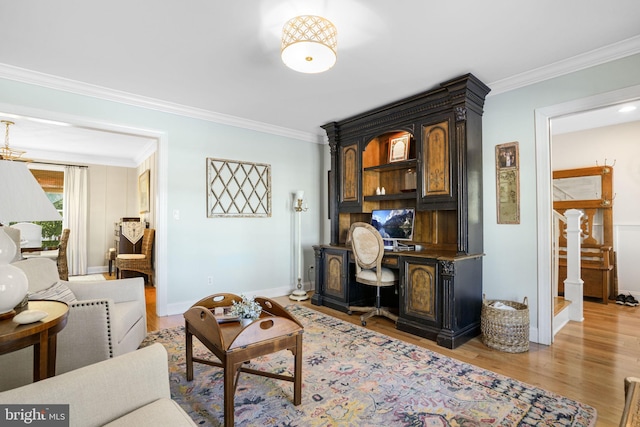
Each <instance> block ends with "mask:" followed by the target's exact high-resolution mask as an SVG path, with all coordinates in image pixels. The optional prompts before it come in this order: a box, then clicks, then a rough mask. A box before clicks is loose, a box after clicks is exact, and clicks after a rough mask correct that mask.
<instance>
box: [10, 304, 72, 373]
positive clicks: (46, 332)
mask: <svg viewBox="0 0 640 427" xmlns="http://www.w3.org/2000/svg"><path fill="white" fill-rule="evenodd" d="M27 308H28V309H30V310H42V311H46V312H47V313H49V315H48V316H47V317H45V318H44V319H42V320H40V321H38V322H34V323H29V324H26V325H20V324H18V323H16V322H14V321H13V319H12V318H11V319H6V320H2V321H0V354H5V353H10V352H12V351H16V350H20V349H21V348H25V347H29V346H31V345H32V346H33V381H40V380H42V379H45V378H48V377H52V376H54V375H55V374H56V337H57V334H58V332H60V331H61V330H62V329H63V328H64V327H65V326H66V324H67V315H68V314H69V306H67V304H65V303H63V302H59V301H29V305H28V307H27Z"/></svg>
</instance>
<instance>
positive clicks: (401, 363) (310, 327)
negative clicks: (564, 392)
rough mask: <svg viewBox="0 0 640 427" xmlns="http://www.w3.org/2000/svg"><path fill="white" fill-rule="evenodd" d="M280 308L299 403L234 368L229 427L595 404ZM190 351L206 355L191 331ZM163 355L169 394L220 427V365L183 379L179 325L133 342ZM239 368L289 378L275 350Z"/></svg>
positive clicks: (485, 418)
mask: <svg viewBox="0 0 640 427" xmlns="http://www.w3.org/2000/svg"><path fill="white" fill-rule="evenodd" d="M287 309H288V310H289V311H290V312H291V313H293V314H294V315H295V316H296V317H297V318H298V319H299V320H300V321H301V322H302V324H303V325H304V338H303V367H302V372H303V385H302V404H301V405H299V406H294V405H293V403H292V399H293V384H292V383H290V382H286V381H279V380H276V379H271V378H265V377H260V376H256V375H250V374H246V373H241V374H240V377H239V379H238V386H237V390H236V394H235V425H236V426H287V427H289V426H301V427H309V426H354V427H363V426H387V427H391V426H411V427H416V426H501V427H506V426H585V427H586V426H594V425H595V423H596V410H595V409H594V408H592V407H590V406H588V405H585V404H582V403H579V402H576V401H573V400H570V399H567V398H566V397H563V396H560V395H557V394H554V393H552V392H549V391H546V390H543V389H540V388H537V387H534V386H531V385H528V384H525V383H522V382H519V381H516V380H514V379H511V378H508V377H505V376H502V375H499V374H496V373H494V372H491V371H487V370H484V369H481V368H478V367H475V366H473V365H470V364H467V363H463V362H460V361H457V360H455V359H452V358H449V357H446V356H443V355H441V354H438V353H436V352H433V351H430V350H427V349H424V348H421V347H418V346H415V345H412V344H408V343H405V342H402V341H400V340H396V339H393V338H391V337H388V336H386V335H383V334H380V333H377V332H374V331H370V330H367V329H366V328H363V327H361V326H358V325H353V324H351V323H348V322H344V321H342V320H339V319H336V318H334V317H331V316H328V315H325V314H322V313H319V312H317V311H315V310H311V309H308V308H305V307H300V306H297V305H292V306H289V307H287ZM193 341H194V356H198V357H208V358H215V356H213V355H212V354H211V353H210V352H209V351H208V350H207V349H206V348H205V347H204V346H203V345H202V344H201V343H200V342H199V341H198V340H197V338H195V337H194V340H193ZM155 342H159V343H162V344H163V345H164V346H165V348H166V349H167V351H168V353H169V375H170V383H171V396H172V398H173V399H174V400H175V401H176V402H177V403H178V404H180V406H181V407H182V408H184V410H185V411H187V413H188V414H189V415H190V416H191V418H192V419H193V420H194V422H195V423H196V424H198V425H203V426H221V425H223V421H224V419H223V418H224V417H223V392H222V391H223V381H222V378H223V377H222V370H221V369H220V368H216V367H212V366H208V365H204V364H201V363H194V379H193V381H187V380H186V370H185V337H184V329H183V327H177V328H172V329H165V330H162V331H158V332H153V333H150V334H149V335H148V337H147V339H146V340H145V342H144V343H143V346H145V345H149V344H152V343H155ZM248 367H251V368H254V369H261V370H266V371H271V372H276V373H283V374H289V375H291V374H292V371H293V356H292V354H291V353H290V352H289V351H281V352H278V353H274V354H272V355H269V356H265V357H261V358H258V359H255V360H252V361H251V362H250V364H249V366H248Z"/></svg>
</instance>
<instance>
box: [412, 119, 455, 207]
mask: <svg viewBox="0 0 640 427" xmlns="http://www.w3.org/2000/svg"><path fill="white" fill-rule="evenodd" d="M450 128H451V126H450V120H448V119H444V120H441V121H437V122H436V123H434V122H430V123H423V124H422V126H421V129H422V130H421V135H420V138H421V142H420V151H421V152H420V172H421V173H420V178H421V179H420V202H421V203H422V204H423V207H425V208H427V209H429V208H430V206H429V204H434V205H433V206H431V208H433V209H438V208H446V206H442V205H441V204H442V203H443V202H444V203H447V202H448V203H451V202H452V201H454V200H455V192H454V188H455V176H454V172H455V169H454V166H453V165H454V163H455V162H456V158H455V151H454V150H453V149H452V147H453V143H452V142H453V141H452V136H451V134H450ZM435 203H438V205H435Z"/></svg>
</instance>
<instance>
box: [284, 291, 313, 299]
mask: <svg viewBox="0 0 640 427" xmlns="http://www.w3.org/2000/svg"><path fill="white" fill-rule="evenodd" d="M289 299H290V300H293V301H304V300H307V299H309V294H307V291H303V290H302V289H296V290H295V291H293V292H291V295H289Z"/></svg>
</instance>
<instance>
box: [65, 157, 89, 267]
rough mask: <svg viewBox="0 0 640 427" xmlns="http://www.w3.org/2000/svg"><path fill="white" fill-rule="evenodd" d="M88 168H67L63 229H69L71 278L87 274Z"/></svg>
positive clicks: (68, 254)
mask: <svg viewBox="0 0 640 427" xmlns="http://www.w3.org/2000/svg"><path fill="white" fill-rule="evenodd" d="M88 192H89V191H88V182H87V168H86V167H78V166H65V169H64V200H63V215H62V217H63V220H62V228H68V229H69V230H71V231H70V233H69V243H68V245H67V256H68V261H69V276H77V275H83V274H87V256H88V254H87V213H88V206H89V204H88V198H89V196H88Z"/></svg>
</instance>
